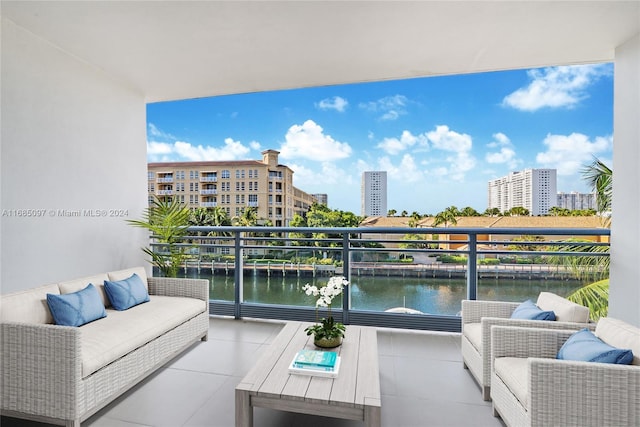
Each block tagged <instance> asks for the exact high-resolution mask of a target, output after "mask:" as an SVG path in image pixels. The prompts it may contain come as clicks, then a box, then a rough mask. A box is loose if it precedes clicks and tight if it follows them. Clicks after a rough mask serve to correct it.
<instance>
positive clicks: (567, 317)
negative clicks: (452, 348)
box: [461, 292, 640, 427]
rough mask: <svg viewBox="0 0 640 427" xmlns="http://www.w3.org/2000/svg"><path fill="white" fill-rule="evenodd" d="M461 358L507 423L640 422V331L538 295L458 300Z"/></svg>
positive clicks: (549, 295)
mask: <svg viewBox="0 0 640 427" xmlns="http://www.w3.org/2000/svg"><path fill="white" fill-rule="evenodd" d="M462 323H463V324H462V341H461V347H462V357H463V366H464V368H466V369H468V370H469V372H470V373H471V376H473V377H474V378H475V379H476V381H477V383H478V384H479V385H480V387H481V389H482V395H483V399H484V400H492V401H493V413H494V415H495V416H497V417H500V418H501V419H502V420H503V421H504V422H505V424H506V425H508V426H547V425H563V426H594V427H596V426H635V425H638V424H640V357H639V355H640V329H639V328H637V327H635V326H633V325H630V324H628V323H626V322H623V321H621V320H618V319H614V318H610V317H602V318H600V319H598V321H597V322H590V321H589V309H588V308H587V307H583V306H580V305H578V304H575V303H573V302H570V301H568V300H566V299H564V298H562V297H560V296H558V295H555V294H552V293H548V292H542V293H540V295H539V297H538V301H537V304H536V303H533V302H532V301H531V300H529V301H525V302H523V303H513V302H503V301H471V300H465V301H463V302H462Z"/></svg>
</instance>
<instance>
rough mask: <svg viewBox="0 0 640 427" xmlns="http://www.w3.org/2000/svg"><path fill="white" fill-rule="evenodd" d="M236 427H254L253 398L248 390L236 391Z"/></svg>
mask: <svg viewBox="0 0 640 427" xmlns="http://www.w3.org/2000/svg"><path fill="white" fill-rule="evenodd" d="M236 427H253V408H252V407H251V396H250V395H249V392H248V391H246V390H238V389H236Z"/></svg>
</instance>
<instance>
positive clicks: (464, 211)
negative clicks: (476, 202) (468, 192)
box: [460, 206, 480, 216]
mask: <svg viewBox="0 0 640 427" xmlns="http://www.w3.org/2000/svg"><path fill="white" fill-rule="evenodd" d="M460 216H480V212H478V211H477V210H475V209H473V208H472V207H471V206H467V207H465V208H464V209H462V211H460Z"/></svg>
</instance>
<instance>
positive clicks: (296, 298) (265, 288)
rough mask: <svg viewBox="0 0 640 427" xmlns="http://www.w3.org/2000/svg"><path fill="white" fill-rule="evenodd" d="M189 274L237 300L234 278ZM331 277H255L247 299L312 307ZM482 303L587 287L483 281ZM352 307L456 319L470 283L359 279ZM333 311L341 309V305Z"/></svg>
mask: <svg viewBox="0 0 640 427" xmlns="http://www.w3.org/2000/svg"><path fill="white" fill-rule="evenodd" d="M184 276H187V277H201V278H203V279H208V280H209V281H210V283H211V285H210V294H209V295H210V298H211V299H214V300H225V301H233V298H234V278H233V275H229V276H225V275H215V276H212V275H211V274H210V273H205V272H204V271H202V272H201V273H199V274H198V273H197V271H191V272H189V273H187V274H185V275H184ZM327 281H328V277H316V278H312V277H297V276H289V277H287V276H285V277H280V276H278V277H276V276H272V277H267V276H260V275H254V274H247V275H245V276H244V300H245V301H246V302H254V303H262V304H282V305H294V306H306V307H308V306H311V305H313V304H314V303H315V299H314V298H313V297H309V296H307V295H305V293H304V292H303V291H302V287H303V286H304V285H305V284H307V283H310V284H312V285H319V286H321V285H323V284H325V283H326V282H327ZM478 283H479V284H478V299H484V300H495V301H516V302H521V301H524V300H526V299H529V298H530V299H533V300H534V301H535V300H536V299H537V297H538V294H539V293H540V292H542V291H547V292H553V293H555V294H558V295H561V296H567V295H568V294H569V293H571V292H572V291H573V290H575V289H577V288H578V287H580V286H582V283H581V282H578V281H573V280H567V281H561V280H542V279H541V280H510V279H500V280H496V279H480V280H479V282H478ZM350 291H351V307H352V308H353V309H356V310H372V311H385V310H389V309H391V308H395V307H407V308H411V309H414V310H418V311H421V312H423V313H430V314H446V315H455V314H457V313H458V312H459V311H460V309H461V307H460V301H461V300H463V299H465V298H466V292H467V288H466V282H465V280H464V279H441V278H414V277H411V278H401V277H355V278H352V281H351V286H350ZM333 307H340V302H339V301H335V302H334V305H333Z"/></svg>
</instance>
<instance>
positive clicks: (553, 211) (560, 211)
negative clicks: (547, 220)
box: [547, 206, 569, 216]
mask: <svg viewBox="0 0 640 427" xmlns="http://www.w3.org/2000/svg"><path fill="white" fill-rule="evenodd" d="M547 214H548V215H550V216H567V215H569V209H566V208H561V207H560V206H552V207H551V208H549V211H548V212H547Z"/></svg>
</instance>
